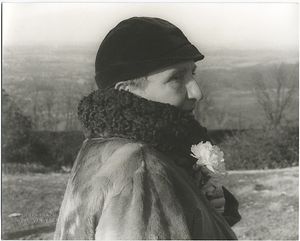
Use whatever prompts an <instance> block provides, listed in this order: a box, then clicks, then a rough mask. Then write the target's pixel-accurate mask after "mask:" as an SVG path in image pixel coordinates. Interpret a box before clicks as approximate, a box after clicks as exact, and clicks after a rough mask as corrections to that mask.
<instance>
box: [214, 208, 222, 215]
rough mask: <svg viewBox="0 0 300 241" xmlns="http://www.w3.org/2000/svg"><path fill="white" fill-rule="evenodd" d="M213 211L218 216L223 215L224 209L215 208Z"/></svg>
mask: <svg viewBox="0 0 300 241" xmlns="http://www.w3.org/2000/svg"><path fill="white" fill-rule="evenodd" d="M215 210H216V211H217V212H218V213H220V214H222V213H224V208H215Z"/></svg>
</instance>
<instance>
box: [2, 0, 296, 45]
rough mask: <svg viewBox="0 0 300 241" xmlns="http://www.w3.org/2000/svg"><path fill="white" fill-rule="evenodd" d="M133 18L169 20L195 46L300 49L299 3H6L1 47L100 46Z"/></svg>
mask: <svg viewBox="0 0 300 241" xmlns="http://www.w3.org/2000/svg"><path fill="white" fill-rule="evenodd" d="M132 16H150V17H160V18H163V19H166V20H168V21H170V22H171V23H173V24H175V25H177V26H178V27H179V28H180V29H181V30H182V31H183V32H184V33H185V34H186V35H187V37H188V38H189V40H190V41H191V42H192V43H194V44H195V45H196V46H197V47H201V46H205V47H206V46H209V47H214V48H228V49H230V48H236V49H279V50H295V49H297V50H298V28H299V27H298V5H297V4H296V3H203V2H202V3H154V2H152V3H4V5H3V16H2V17H3V20H2V34H3V38H2V39H3V46H4V47H5V46H8V45H52V46H59V45H86V44H99V43H100V41H101V40H102V39H103V38H104V37H105V35H106V34H107V32H108V31H109V30H110V29H111V28H113V27H114V26H115V25H116V24H117V23H118V22H120V21H121V20H123V19H126V18H129V17H132Z"/></svg>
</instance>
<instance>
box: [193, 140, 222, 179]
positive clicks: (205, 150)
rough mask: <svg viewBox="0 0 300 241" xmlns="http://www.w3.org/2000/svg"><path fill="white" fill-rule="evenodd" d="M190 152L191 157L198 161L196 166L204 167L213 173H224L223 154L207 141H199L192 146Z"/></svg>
mask: <svg viewBox="0 0 300 241" xmlns="http://www.w3.org/2000/svg"><path fill="white" fill-rule="evenodd" d="M191 152H192V154H191V156H193V157H195V158H196V159H198V160H197V162H196V164H197V165H199V166H206V167H207V168H208V169H209V170H210V171H212V172H213V173H219V174H224V173H225V163H224V153H223V152H222V151H221V150H220V148H219V147H218V146H213V145H212V144H211V143H210V142H209V141H207V142H205V143H203V142H202V141H201V142H200V143H199V144H197V145H192V147H191Z"/></svg>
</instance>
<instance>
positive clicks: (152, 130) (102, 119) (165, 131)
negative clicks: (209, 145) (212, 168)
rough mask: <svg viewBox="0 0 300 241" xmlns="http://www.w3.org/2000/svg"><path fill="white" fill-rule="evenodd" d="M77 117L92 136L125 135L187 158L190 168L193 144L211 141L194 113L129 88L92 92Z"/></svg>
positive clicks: (166, 152)
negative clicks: (139, 95)
mask: <svg viewBox="0 0 300 241" xmlns="http://www.w3.org/2000/svg"><path fill="white" fill-rule="evenodd" d="M78 116H79V120H80V121H81V123H82V125H83V127H84V128H85V130H87V133H88V134H87V136H88V137H90V138H95V137H105V138H107V137H124V138H127V139H129V140H133V141H139V142H142V143H146V144H148V145H150V146H152V147H154V148H155V149H157V150H159V151H161V152H163V153H165V154H167V155H175V156H183V157H185V158H186V160H187V161H186V162H185V163H184V164H185V165H187V166H189V167H191V166H192V165H193V164H194V163H195V161H196V160H195V159H194V158H192V157H190V148H191V146H192V145H193V144H198V143H199V142H200V141H208V140H209V137H208V135H207V130H206V128H204V127H202V126H201V125H200V124H199V123H198V122H197V121H196V120H195V119H194V116H193V115H192V113H191V112H187V111H181V110H179V109H178V108H176V107H174V106H172V105H169V104H163V103H158V102H154V101H149V100H146V99H144V98H141V97H138V96H135V95H134V94H131V93H130V92H126V91H118V90H114V89H109V90H107V91H101V90H97V91H94V92H92V93H91V94H90V95H89V96H87V97H84V98H83V99H82V100H81V102H80V103H79V106H78Z"/></svg>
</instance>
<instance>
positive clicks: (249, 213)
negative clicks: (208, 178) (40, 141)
mask: <svg viewBox="0 0 300 241" xmlns="http://www.w3.org/2000/svg"><path fill="white" fill-rule="evenodd" d="M67 178H68V174H60V173H50V174H19V175H8V174H3V175H2V239H52V235H53V230H54V227H55V221H56V218H57V215H58V211H59V206H60V203H61V201H62V198H63V193H64V190H65V186H66V183H67ZM298 183H299V169H298V167H294V168H287V169H277V170H262V171H231V172H229V175H228V178H227V180H226V183H225V186H226V187H227V188H228V189H229V190H230V191H232V192H233V193H234V194H235V196H236V197H237V199H238V200H239V202H240V213H241V215H242V220H241V221H240V222H239V223H238V224H236V225H235V226H234V231H235V232H236V234H237V236H238V238H239V239H248V240H249V239H272V240H273V239H281V240H286V239H289V240H298V211H299V206H298ZM11 214H15V216H14V217H10V215H11Z"/></svg>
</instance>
